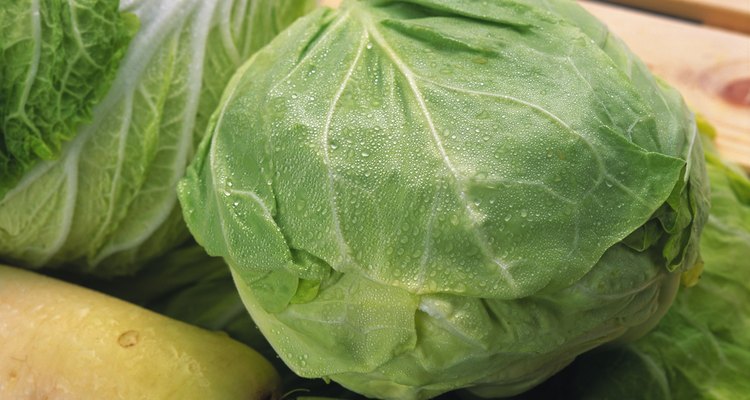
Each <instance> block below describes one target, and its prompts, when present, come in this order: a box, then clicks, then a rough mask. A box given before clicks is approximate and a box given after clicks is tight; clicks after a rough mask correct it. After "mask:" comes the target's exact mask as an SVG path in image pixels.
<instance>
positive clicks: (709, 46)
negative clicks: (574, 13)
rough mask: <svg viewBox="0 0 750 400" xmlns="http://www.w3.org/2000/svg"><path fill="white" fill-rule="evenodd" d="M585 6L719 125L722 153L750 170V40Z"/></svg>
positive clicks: (634, 13) (621, 10)
mask: <svg viewBox="0 0 750 400" xmlns="http://www.w3.org/2000/svg"><path fill="white" fill-rule="evenodd" d="M654 1H657V0H654ZM658 1H661V0H658ZM738 1H742V0H738ZM581 4H582V5H583V6H584V7H585V8H586V9H587V10H589V11H590V12H591V13H592V14H594V15H596V16H597V17H598V18H599V19H600V20H602V21H604V23H606V24H607V25H608V26H609V28H610V30H611V31H612V32H614V33H615V34H616V35H618V36H619V37H620V38H622V39H623V40H624V41H625V42H626V43H627V44H628V46H630V48H631V49H632V50H633V52H635V54H637V55H638V56H640V57H641V59H643V60H644V61H645V62H646V64H647V65H648V66H649V67H650V68H651V70H652V71H653V72H654V73H655V74H657V75H659V76H661V77H662V78H664V80H666V81H667V82H669V83H670V84H671V85H673V86H674V87H676V88H677V89H678V90H679V91H680V92H681V93H682V94H683V96H684V97H685V100H686V101H687V103H688V104H689V105H690V106H691V107H692V108H693V109H694V110H696V111H697V112H699V113H701V114H703V115H704V116H705V117H706V118H707V119H708V120H709V122H711V123H712V124H713V125H714V126H716V128H717V131H718V134H719V136H718V137H717V146H718V148H719V151H720V152H721V153H722V154H724V155H725V156H726V157H727V158H729V159H731V160H734V161H735V162H737V163H739V164H740V165H742V166H743V167H744V168H745V169H746V170H750V36H748V35H743V34H738V33H732V32H727V31H724V30H720V29H712V28H710V27H706V26H700V25H695V24H691V23H688V22H682V21H679V20H675V19H670V18H664V17H660V16H656V15H649V14H647V13H644V12H639V11H634V10H628V9H625V8H621V7H617V6H612V5H607V4H602V3H593V2H583V1H582V2H581Z"/></svg>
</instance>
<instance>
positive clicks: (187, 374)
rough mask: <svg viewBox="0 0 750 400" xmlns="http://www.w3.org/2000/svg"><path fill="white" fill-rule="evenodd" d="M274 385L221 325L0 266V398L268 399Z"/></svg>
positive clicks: (267, 368)
mask: <svg viewBox="0 0 750 400" xmlns="http://www.w3.org/2000/svg"><path fill="white" fill-rule="evenodd" d="M278 384H279V377H278V374H277V373H276V371H275V370H274V369H273V367H272V366H271V365H270V364H269V363H268V361H267V360H265V359H264V358H263V357H262V356H261V355H259V354H258V353H256V352H255V351H253V350H252V349H250V348H249V347H247V346H245V345H243V344H241V343H239V342H236V341H234V340H232V339H230V338H229V337H228V336H226V335H225V334H221V333H214V332H209V331H206V330H203V329H200V328H197V327H194V326H191V325H188V324H185V323H182V322H179V321H175V320H172V319H170V318H167V317H165V316H162V315H159V314H156V313H154V312H151V311H148V310H145V309H142V308H140V307H138V306H135V305H133V304H130V303H126V302H124V301H121V300H118V299H115V298H113V297H110V296H107V295H104V294H101V293H98V292H95V291H92V290H88V289H85V288H82V287H78V286H75V285H72V284H69V283H65V282H62V281H58V280H55V279H52V278H48V277H44V276H41V275H38V274H35V273H32V272H28V271H25V270H20V269H16V268H11V267H7V266H2V265H0V399H46V400H53V399H55V400H56V399H71V400H72V399H76V400H78V399H112V400H115V399H127V400H142V399H143V400H145V399H154V400H164V399H180V400H185V399H201V400H206V399H220V400H225V399H226V400H230V399H243V400H249V399H273V398H277V397H278V396H277V389H278Z"/></svg>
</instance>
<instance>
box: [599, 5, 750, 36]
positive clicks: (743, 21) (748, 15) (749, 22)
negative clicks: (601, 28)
mask: <svg viewBox="0 0 750 400" xmlns="http://www.w3.org/2000/svg"><path fill="white" fill-rule="evenodd" d="M605 1H608V2H610V3H618V4H624V5H628V6H633V7H638V8H641V9H644V10H650V11H655V12H659V13H664V14H667V15H672V16H676V17H680V18H686V19H690V20H693V21H700V22H702V23H704V24H706V25H711V26H715V27H719V28H724V29H729V30H733V31H738V32H742V33H750V0H605Z"/></svg>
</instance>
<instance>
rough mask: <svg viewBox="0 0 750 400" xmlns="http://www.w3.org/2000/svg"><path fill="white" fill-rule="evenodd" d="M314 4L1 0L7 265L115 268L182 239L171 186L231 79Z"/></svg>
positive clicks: (0, 244) (2, 245) (131, 265)
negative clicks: (255, 54) (249, 59)
mask: <svg viewBox="0 0 750 400" xmlns="http://www.w3.org/2000/svg"><path fill="white" fill-rule="evenodd" d="M6 3H7V4H6ZM312 4H313V2H312V0H275V1H270V0H123V1H121V2H118V1H116V0H67V1H63V0H3V5H2V7H0V8H1V9H0V123H1V124H2V125H0V127H1V128H2V131H0V133H1V134H2V139H3V140H2V141H1V142H2V143H0V260H4V261H6V262H9V263H13V264H14V265H23V266H27V267H56V266H59V265H65V264H67V265H71V266H72V267H73V268H75V269H76V270H79V271H83V272H88V273H95V274H98V275H106V276H111V275H121V274H127V273H131V272H132V271H133V270H134V269H135V268H136V266H138V265H140V264H141V261H143V260H146V259H148V258H151V257H154V256H156V255H159V254H161V253H163V252H165V251H166V250H168V249H170V248H171V247H173V246H174V245H175V244H177V243H179V242H181V241H183V240H185V238H187V236H188V232H187V229H186V227H185V225H184V222H183V219H182V213H181V211H180V209H179V205H178V204H177V193H176V185H177V181H178V180H179V179H180V178H181V177H182V175H183V174H184V171H185V168H186V167H187V165H188V162H189V160H190V158H191V157H192V155H193V153H194V152H195V148H196V147H197V144H198V142H199V140H200V138H201V137H202V135H203V132H205V128H206V125H207V123H208V119H209V116H210V115H211V112H212V111H213V110H214V108H215V107H216V105H217V104H218V102H219V100H220V98H221V93H222V90H223V89H224V86H225V85H226V83H227V82H228V81H229V79H230V77H231V76H232V74H233V73H234V72H235V70H236V69H237V68H239V66H241V65H242V64H243V63H244V61H246V60H247V59H248V58H249V57H250V55H251V54H253V53H254V52H255V51H256V50H258V49H259V48H260V47H262V46H263V45H265V44H266V43H267V42H268V41H270V40H271V38H273V37H274V36H275V35H276V34H277V33H278V32H279V31H281V30H282V29H283V28H284V27H286V26H287V25H288V24H289V23H291V22H292V21H293V20H294V19H296V18H297V17H298V16H300V15H301V14H303V13H304V12H306V11H307V10H309V8H310V6H311V5H312ZM136 21H138V22H136Z"/></svg>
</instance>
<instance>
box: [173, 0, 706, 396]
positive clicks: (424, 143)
mask: <svg viewBox="0 0 750 400" xmlns="http://www.w3.org/2000/svg"><path fill="white" fill-rule="evenodd" d="M705 181H706V176H705V166H704V161H703V154H702V150H701V143H700V140H698V139H697V132H696V127H695V122H694V119H693V116H692V114H691V113H690V112H689V110H688V109H687V108H686V107H685V105H684V103H683V101H682V100H681V98H680V96H679V94H678V93H677V92H675V91H674V90H673V89H671V88H669V87H667V86H666V85H665V84H663V83H662V82H661V81H659V80H658V79H656V78H654V77H653V76H652V75H651V74H650V73H649V72H648V71H647V69H646V67H645V66H644V64H643V63H642V62H640V61H639V60H638V59H637V58H636V57H635V56H634V55H633V54H632V53H631V52H630V51H629V50H628V49H627V48H626V47H625V46H624V45H623V44H622V43H621V42H620V41H619V40H618V39H617V38H615V37H614V36H612V35H611V34H610V33H609V32H608V31H607V29H606V28H605V27H604V26H603V25H602V24H601V23H599V22H598V21H597V20H595V19H594V18H593V17H591V16H590V15H588V14H587V13H585V12H584V11H583V10H582V9H581V8H579V6H577V5H576V4H575V3H574V2H570V1H562V0H559V1H558V0H548V1H541V2H540V1H536V0H534V1H531V0H503V1H499V0H498V1H481V2H480V1H469V0H450V1H449V0H403V1H388V0H371V1H364V0H363V1H346V2H344V3H343V5H342V6H341V7H340V8H339V9H338V10H335V11H334V10H330V9H319V10H317V11H315V12H313V13H311V14H309V15H308V16H306V17H304V18H303V19H301V20H299V21H298V22H296V23H295V24H293V25H292V26H291V27H290V28H289V29H288V30H287V31H286V32H284V33H282V34H281V35H280V36H279V37H277V38H276V39H274V40H273V41H272V42H271V44H270V45H269V46H267V47H265V48H264V49H263V50H261V51H260V52H258V53H256V54H255V55H254V56H253V58H252V59H251V60H250V61H249V62H248V63H247V64H245V65H244V66H243V68H242V69H241V70H240V71H238V73H237V74H236V75H235V76H234V78H233V79H232V81H231V82H230V83H229V85H228V87H227V89H226V90H225V92H224V97H223V100H222V101H221V103H220V105H219V108H218V110H217V111H216V113H215V114H214V115H213V117H212V120H211V122H210V124H209V132H208V135H207V136H206V137H205V139H204V141H203V142H202V144H201V146H200V148H199V149H198V153H197V156H196V158H195V159H194V161H193V163H192V165H191V167H190V168H189V169H188V173H187V176H186V177H185V178H184V179H183V180H182V182H181V184H180V186H179V195H180V199H181V203H182V205H183V212H184V214H185V217H186V220H187V223H188V225H189V228H190V229H191V231H192V233H193V234H194V236H195V238H196V239H197V240H198V242H199V243H200V244H201V245H203V246H204V247H205V248H206V249H207V250H208V252H209V253H210V254H212V255H219V256H222V257H224V258H225V259H226V261H227V262H228V264H229V266H230V267H231V269H232V272H233V275H234V277H235V282H236V284H237V286H238V287H239V290H240V293H241V295H242V296H243V299H244V303H245V305H246V307H247V308H248V310H249V311H250V313H251V315H252V317H253V318H254V320H255V322H256V323H257V324H258V326H259V327H260V329H261V330H262V332H263V333H264V335H265V336H266V337H267V338H268V340H269V341H270V342H271V344H272V345H273V346H274V347H275V349H276V350H277V352H278V353H279V355H280V356H281V358H282V359H283V360H284V361H285V362H286V363H287V364H288V365H289V366H290V367H291V368H292V369H293V370H294V371H295V372H296V373H297V374H299V375H302V376H306V377H325V378H328V379H332V380H334V381H337V382H339V383H341V384H343V385H344V386H346V387H348V388H350V389H352V390H355V391H357V392H360V393H362V394H365V395H367V396H372V397H380V398H394V399H396V398H404V399H410V398H428V397H431V396H435V395H438V394H440V393H443V392H446V391H449V390H452V389H456V388H471V390H473V391H474V392H475V393H476V394H479V395H482V396H510V395H513V394H515V393H519V392H522V391H524V390H526V389H528V388H530V387H532V386H534V385H536V384H538V383H540V382H541V381H543V380H545V379H546V378H547V377H549V376H551V375H552V374H554V373H555V372H556V371H558V370H560V369H561V368H563V367H564V366H565V365H567V364H568V363H570V362H571V361H572V360H573V359H574V358H575V357H576V356H577V355H579V354H581V353H583V352H585V351H587V350H589V349H592V348H594V347H597V346H599V345H601V344H603V343H607V342H611V341H615V340H628V339H631V338H636V337H638V336H640V335H641V334H643V333H644V332H645V331H647V330H648V329H650V328H651V327H652V326H653V325H654V324H655V323H656V322H657V321H658V320H659V318H660V317H661V316H662V315H663V314H664V313H665V312H666V310H667V308H668V307H669V306H670V304H671V302H672V299H673V297H674V294H675V291H676V289H677V286H678V282H679V277H680V274H681V272H682V271H684V270H687V269H689V268H691V267H692V266H693V264H694V263H696V261H697V259H698V242H699V234H700V231H701V228H702V226H703V224H704V222H705V220H706V215H707V209H708V204H707V203H708V200H707V185H706V182H705Z"/></svg>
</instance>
